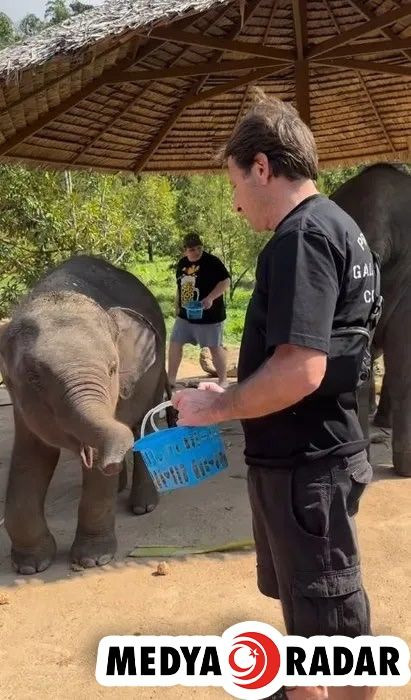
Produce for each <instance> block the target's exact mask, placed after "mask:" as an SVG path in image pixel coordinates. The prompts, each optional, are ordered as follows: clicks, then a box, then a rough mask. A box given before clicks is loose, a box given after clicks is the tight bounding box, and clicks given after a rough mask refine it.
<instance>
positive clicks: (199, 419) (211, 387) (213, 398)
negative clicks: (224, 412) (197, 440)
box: [171, 382, 225, 426]
mask: <svg viewBox="0 0 411 700" xmlns="http://www.w3.org/2000/svg"><path fill="white" fill-rule="evenodd" d="M224 391H225V390H224V389H223V388H222V387H221V386H218V384H215V383H214V382H203V384H200V386H199V388H198V389H183V390H182V391H177V392H176V393H175V394H173V396H172V398H171V401H172V403H173V406H174V408H175V409H176V410H177V411H178V414H179V418H178V421H177V425H190V426H196V425H212V424H213V423H219V422H221V420H222V416H221V414H220V411H219V407H218V403H219V395H220V394H224Z"/></svg>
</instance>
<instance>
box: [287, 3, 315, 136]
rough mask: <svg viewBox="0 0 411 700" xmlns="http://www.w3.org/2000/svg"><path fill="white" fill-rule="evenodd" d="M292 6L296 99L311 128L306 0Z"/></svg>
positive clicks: (303, 117)
mask: <svg viewBox="0 0 411 700" xmlns="http://www.w3.org/2000/svg"><path fill="white" fill-rule="evenodd" d="M292 6H293V19H294V34H295V43H296V46H297V61H296V64H295V97H296V102H297V109H298V112H299V114H300V117H301V119H303V121H304V122H305V123H306V124H307V125H308V126H310V124H311V114H310V66H309V63H308V61H307V60H306V58H305V56H306V51H307V2H306V0H292Z"/></svg>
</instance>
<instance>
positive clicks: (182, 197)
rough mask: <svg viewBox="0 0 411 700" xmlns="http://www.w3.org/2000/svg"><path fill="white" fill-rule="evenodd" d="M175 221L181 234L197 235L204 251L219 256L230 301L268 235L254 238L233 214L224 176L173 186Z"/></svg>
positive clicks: (182, 181)
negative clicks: (228, 278)
mask: <svg viewBox="0 0 411 700" xmlns="http://www.w3.org/2000/svg"><path fill="white" fill-rule="evenodd" d="M176 187H177V189H178V193H179V201H178V207H177V221H178V225H179V228H180V230H181V231H182V232H183V233H187V232H189V231H195V232H197V233H198V234H199V235H200V236H201V237H202V238H203V240H204V244H205V247H206V248H208V249H209V250H210V251H211V252H214V253H215V254H216V255H218V256H219V257H220V258H221V259H222V260H223V262H224V264H225V266H226V267H227V269H228V271H229V273H230V276H231V286H230V299H232V298H233V296H234V294H235V291H236V289H237V288H238V286H239V284H240V283H241V281H242V280H243V279H244V278H245V277H246V275H247V274H249V273H251V271H252V270H254V267H255V263H256V259H257V256H258V253H259V251H260V250H261V248H262V246H263V245H264V243H265V242H266V241H267V238H268V235H262V234H256V233H255V232H254V231H252V230H251V229H250V227H249V225H248V224H247V222H246V221H245V219H244V218H242V217H240V216H239V215H238V214H237V213H236V212H234V211H233V207H232V188H231V185H230V183H229V181H228V178H227V177H226V176H225V175H214V176H209V175H205V176H202V175H194V176H192V177H189V178H184V179H183V178H181V179H180V180H179V181H178V182H176Z"/></svg>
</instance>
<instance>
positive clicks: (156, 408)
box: [140, 401, 173, 438]
mask: <svg viewBox="0 0 411 700" xmlns="http://www.w3.org/2000/svg"><path fill="white" fill-rule="evenodd" d="M172 405H173V403H172V401H163V402H162V403H159V404H158V406H154V408H150V410H149V411H147V413H146V415H145V416H144V418H143V422H142V424H141V432H140V436H141V437H142V438H143V437H144V431H145V428H146V424H147V421H148V419H149V418H150V423H151V427H152V428H153V430H154V431H155V432H156V433H158V432H159V430H160V429H159V428H157V426H156V424H155V423H154V421H153V416H154V415H155V414H156V413H160V411H162V410H163V409H164V408H169V406H172Z"/></svg>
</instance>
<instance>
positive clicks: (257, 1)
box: [135, 0, 262, 172]
mask: <svg viewBox="0 0 411 700" xmlns="http://www.w3.org/2000/svg"><path fill="white" fill-rule="evenodd" d="M261 2H262V0H253V2H251V3H250V4H249V5H247V8H246V10H245V12H244V13H241V17H240V21H238V22H237V25H236V26H234V27H233V28H232V29H231V31H230V32H229V33H228V34H227V36H226V39H227V40H232V39H235V38H236V37H237V36H238V35H239V34H241V31H242V29H243V27H244V26H245V24H246V23H247V22H248V20H250V19H251V17H252V16H253V14H254V13H255V12H256V11H257V9H258V7H259V6H260V5H261ZM223 55H224V51H216V52H215V53H213V55H212V59H216V60H218V61H221V60H222V58H223ZM212 59H211V60H212ZM207 78H208V76H205V77H204V78H200V80H198V81H197V83H196V84H195V85H194V86H193V88H192V89H191V91H190V92H189V93H188V95H186V98H187V97H188V96H189V94H191V93H193V94H197V93H198V92H199V91H200V90H201V88H202V87H203V86H204V85H205V83H206V82H207ZM180 104H182V105H183V106H182V109H181V112H179V108H178V107H177V109H176V110H175V113H176V112H179V113H178V116H177V117H176V118H174V117H173V116H171V117H170V119H169V120H167V122H166V124H165V125H164V127H163V128H162V129H160V131H159V132H158V134H157V135H156V136H155V137H154V139H153V140H152V142H151V143H150V145H149V147H148V149H147V151H146V152H145V153H144V155H143V156H142V157H140V158H138V159H137V161H136V163H135V169H136V170H137V172H140V170H141V169H142V168H143V167H144V165H145V164H146V163H147V161H148V159H149V158H150V156H151V155H152V154H153V153H155V151H156V149H157V148H158V146H159V145H160V143H161V142H162V140H163V138H164V137H165V136H166V135H167V134H168V133H169V131H170V129H172V127H173V126H174V124H175V122H176V120H177V119H178V117H179V116H180V114H181V113H182V112H183V111H184V109H185V108H186V105H185V104H184V98H183V101H182V103H180ZM169 124H171V125H170V126H169ZM160 134H163V135H162V136H161V138H160V139H159V138H158V136H159V135H160Z"/></svg>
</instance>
